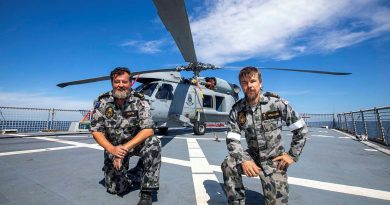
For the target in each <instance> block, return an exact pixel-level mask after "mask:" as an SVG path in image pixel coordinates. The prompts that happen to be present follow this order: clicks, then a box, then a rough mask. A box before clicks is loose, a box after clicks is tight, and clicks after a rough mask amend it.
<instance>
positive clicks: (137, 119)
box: [91, 91, 161, 194]
mask: <svg viewBox="0 0 390 205" xmlns="http://www.w3.org/2000/svg"><path fill="white" fill-rule="evenodd" d="M148 128H152V129H153V121H152V118H151V115H150V106H149V103H148V102H147V101H145V100H144V99H143V95H142V94H140V93H137V92H134V91H131V94H130V96H129V97H128V99H127V100H126V102H125V104H124V105H123V106H118V105H116V104H115V102H114V97H113V96H112V91H110V92H107V93H104V94H102V95H100V96H99V97H98V99H97V100H96V101H95V109H94V114H93V118H92V121H91V131H97V132H102V133H103V134H104V135H105V137H106V139H107V140H108V141H109V142H110V143H111V144H112V145H114V146H117V145H123V144H125V143H126V142H128V141H130V140H131V139H132V138H133V137H134V136H135V135H136V134H137V133H138V132H139V131H140V130H142V129H148ZM131 156H139V157H140V160H141V161H142V162H143V163H141V164H142V165H143V167H142V168H143V169H144V170H143V172H142V171H141V172H139V170H138V171H136V172H138V173H142V174H143V177H142V182H141V190H142V191H152V190H158V188H159V177H160V166H161V143H160V140H159V139H158V138H157V137H156V136H152V137H149V138H148V139H146V140H145V142H143V143H141V144H140V145H138V146H137V147H135V148H134V149H132V150H129V152H128V154H127V155H126V157H125V158H124V159H123V162H122V165H123V166H122V168H121V169H120V170H119V171H118V170H116V169H115V168H114V166H113V159H114V156H113V155H112V154H110V153H109V152H107V151H106V150H105V151H104V167H103V171H104V176H105V185H106V188H107V191H108V192H110V193H113V194H121V193H122V192H124V191H125V190H126V189H127V188H128V187H129V186H130V185H131V177H132V176H128V173H127V172H128V169H129V159H130V157H131ZM138 164H140V163H138ZM137 167H138V166H137ZM138 169H139V167H138ZM133 177H134V176H133Z"/></svg>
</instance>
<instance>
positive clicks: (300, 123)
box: [279, 100, 309, 161]
mask: <svg viewBox="0 0 390 205" xmlns="http://www.w3.org/2000/svg"><path fill="white" fill-rule="evenodd" d="M279 106H280V109H281V111H282V119H283V120H284V121H285V122H286V125H287V126H288V128H289V129H290V131H291V132H292V133H293V137H292V140H291V147H290V150H289V151H288V154H289V155H290V156H292V157H293V159H294V161H298V159H299V156H300V155H301V153H302V150H303V147H304V146H305V142H306V134H307V133H308V131H309V130H308V128H307V126H306V123H305V121H304V120H303V118H301V117H300V116H299V114H298V113H297V112H295V111H294V109H293V108H292V107H291V106H290V105H289V104H288V103H287V101H284V100H281V102H280V105H279Z"/></svg>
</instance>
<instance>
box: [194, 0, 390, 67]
mask: <svg viewBox="0 0 390 205" xmlns="http://www.w3.org/2000/svg"><path fill="white" fill-rule="evenodd" d="M380 3H381V1H379V0H359V1H354V0H338V1H327V0H294V1H291V0H262V1H261V0H245V1H239V0H235V1H233V0H232V1H223V0H218V1H215V2H214V3H213V4H211V3H210V2H208V3H207V6H212V8H210V7H209V8H207V9H205V10H204V11H205V12H207V13H203V14H200V13H199V12H195V13H197V14H198V17H194V16H192V17H191V18H190V19H191V29H192V33H193V39H194V43H195V47H196V51H197V56H198V59H199V60H200V61H204V62H211V63H215V64H227V63H231V62H236V61H241V60H246V59H250V58H273V59H282V60H283V59H291V58H293V57H295V56H297V55H302V54H308V53H319V52H331V51H334V50H336V49H339V48H343V47H347V46H351V45H353V44H356V43H359V42H362V41H364V40H367V39H370V38H374V37H377V36H380V35H382V34H384V33H386V32H389V31H390V10H389V8H386V7H382V6H380ZM198 10H199V9H198Z"/></svg>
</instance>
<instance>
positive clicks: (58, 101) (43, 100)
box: [0, 92, 92, 110]
mask: <svg viewBox="0 0 390 205" xmlns="http://www.w3.org/2000/svg"><path fill="white" fill-rule="evenodd" d="M0 106H4V107H27V108H57V109H75V110H84V109H85V110H89V109H91V108H92V102H91V101H90V100H86V101H83V100H73V99H68V98H64V97H51V96H48V95H47V94H45V93H35V94H31V93H21V92H14V93H12V92H0Z"/></svg>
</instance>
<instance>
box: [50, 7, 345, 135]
mask: <svg viewBox="0 0 390 205" xmlns="http://www.w3.org/2000/svg"><path fill="white" fill-rule="evenodd" d="M153 3H154V5H155V7H156V9H157V13H158V15H159V17H160V19H161V21H162V23H163V24H164V26H165V27H166V29H167V30H168V31H169V32H170V34H171V35H172V37H173V39H174V41H175V43H176V45H177V47H178V48H179V50H180V53H181V55H182V56H183V58H184V60H185V61H186V62H188V65H181V66H177V67H174V68H168V69H155V70H146V71H139V72H132V74H131V78H132V79H133V81H136V82H139V83H141V85H139V86H138V87H136V88H135V90H136V91H138V92H140V93H142V94H143V95H144V96H145V99H146V100H148V101H149V103H150V105H151V115H152V118H153V121H154V122H155V126H156V128H157V129H158V130H159V132H160V133H161V134H167V132H168V129H169V128H170V127H178V126H190V127H192V128H193V131H194V133H195V134H196V135H203V134H204V133H205V131H206V123H207V122H214V123H226V122H227V121H228V115H229V111H230V108H231V107H232V106H233V104H234V103H235V102H236V101H237V100H238V94H239V92H240V87H239V86H238V85H235V84H232V83H229V82H227V81H226V80H224V79H222V78H218V77H202V76H200V72H201V71H204V70H210V69H211V70H215V69H220V68H222V67H220V66H215V65H212V64H206V63H202V62H199V61H198V60H197V57H196V52H195V48H194V43H193V40H192V33H191V28H190V23H189V20H188V15H187V10H186V7H185V2H184V0H153ZM223 68H230V69H237V67H226V66H224V67H223ZM261 70H283V71H292V72H306V73H317V74H328V75H349V74H351V73H342V72H331V71H320V70H301V69H289V68H266V67H262V68H261ZM181 71H191V72H193V77H192V78H189V79H187V78H183V77H182V76H181V74H180V72H181ZM109 79H110V77H109V76H102V77H97V78H89V79H84V80H77V81H71V82H66V83H60V84H58V85H57V86H58V87H61V88H63V87H66V86H69V85H78V84H84V83H92V82H98V81H103V80H109Z"/></svg>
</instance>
